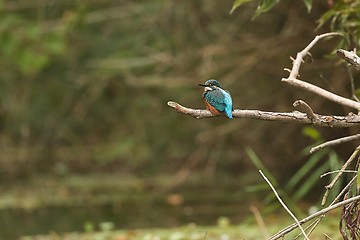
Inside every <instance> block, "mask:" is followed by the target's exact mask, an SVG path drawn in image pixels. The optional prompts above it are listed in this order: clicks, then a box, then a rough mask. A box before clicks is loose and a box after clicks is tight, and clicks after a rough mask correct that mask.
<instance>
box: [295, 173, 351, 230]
mask: <svg viewBox="0 0 360 240" xmlns="http://www.w3.org/2000/svg"><path fill="white" fill-rule="evenodd" d="M320 177H321V176H320ZM356 178H357V176H355V177H353V178H352V179H351V180H350V181H349V183H348V184H347V185H346V186H345V187H344V188H343V189H342V190H341V192H340V193H339V194H338V195H337V196H336V198H335V199H334V200H333V201H332V202H331V203H330V205H329V207H330V206H332V205H334V204H335V203H336V202H337V201H338V200H339V199H340V197H341V196H342V195H343V194H344V193H345V192H346V191H347V190H348V189H349V188H350V187H351V184H353V182H354V181H355V180H356ZM324 217H325V214H323V215H321V216H320V217H318V218H317V219H316V220H315V221H314V222H312V223H311V224H310V225H309V226H307V227H306V228H305V230H307V229H308V228H310V227H311V228H310V230H309V232H308V235H310V234H311V233H312V232H313V231H314V230H315V228H316V227H317V225H318V224H319V223H320V222H321V220H322V219H323V218H324ZM300 235H301V234H299V236H300Z"/></svg>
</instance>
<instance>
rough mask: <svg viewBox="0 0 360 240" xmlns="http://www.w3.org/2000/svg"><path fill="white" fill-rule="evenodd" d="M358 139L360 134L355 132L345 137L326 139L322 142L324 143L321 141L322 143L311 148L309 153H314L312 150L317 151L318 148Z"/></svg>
mask: <svg viewBox="0 0 360 240" xmlns="http://www.w3.org/2000/svg"><path fill="white" fill-rule="evenodd" d="M358 139H360V134H355V135H352V136H347V137H343V138H338V139H335V140H331V141H328V142H324V143H322V144H320V145H318V146H316V147H313V148H311V149H310V153H314V152H316V151H319V150H321V149H323V148H325V147H332V146H335V145H339V144H343V143H347V142H351V141H355V140H358Z"/></svg>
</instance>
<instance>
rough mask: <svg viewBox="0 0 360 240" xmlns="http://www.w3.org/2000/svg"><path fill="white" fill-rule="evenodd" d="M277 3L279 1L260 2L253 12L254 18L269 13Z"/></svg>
mask: <svg viewBox="0 0 360 240" xmlns="http://www.w3.org/2000/svg"><path fill="white" fill-rule="evenodd" d="M279 1H280V0H260V2H259V5H258V7H257V9H256V12H255V16H259V15H260V14H261V13H265V12H267V11H269V10H270V9H272V8H273V7H274V6H275V4H277V3H278V2H279Z"/></svg>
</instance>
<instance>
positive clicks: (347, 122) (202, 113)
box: [167, 101, 360, 128]
mask: <svg viewBox="0 0 360 240" xmlns="http://www.w3.org/2000/svg"><path fill="white" fill-rule="evenodd" d="M167 105H168V106H169V107H172V108H173V109H175V110H176V111H177V112H179V113H182V114H186V115H190V116H193V117H195V118H197V119H201V118H211V117H216V116H215V115H213V114H211V112H210V111H208V110H205V109H193V108H188V107H184V106H182V105H180V104H179V103H177V102H172V101H169V102H168V103H167ZM232 115H233V117H234V118H249V119H257V120H265V121H281V122H297V123H305V124H306V123H307V124H312V125H314V126H321V127H341V128H346V127H354V126H360V116H359V115H355V114H349V115H347V116H326V115H320V114H314V115H315V118H314V119H309V117H308V116H307V114H306V113H301V112H298V111H293V112H267V111H260V110H240V109H235V110H234V111H233V114H232Z"/></svg>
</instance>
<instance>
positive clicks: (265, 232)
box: [250, 205, 270, 238]
mask: <svg viewBox="0 0 360 240" xmlns="http://www.w3.org/2000/svg"><path fill="white" fill-rule="evenodd" d="M250 211H251V212H252V213H253V215H254V217H255V220H256V222H257V224H258V225H259V228H260V230H261V232H262V235H263V236H264V238H268V237H269V236H270V234H269V231H268V229H267V227H266V225H265V222H264V219H263V218H262V216H261V214H260V212H259V210H258V209H257V207H255V206H254V205H251V206H250Z"/></svg>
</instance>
